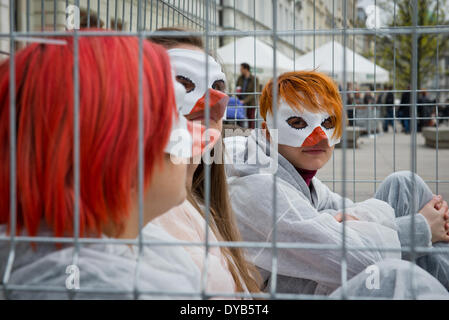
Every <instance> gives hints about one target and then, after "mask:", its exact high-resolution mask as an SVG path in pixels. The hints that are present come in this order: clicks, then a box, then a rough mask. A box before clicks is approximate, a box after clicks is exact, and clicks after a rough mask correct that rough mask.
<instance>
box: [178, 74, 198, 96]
mask: <svg viewBox="0 0 449 320" xmlns="http://www.w3.org/2000/svg"><path fill="white" fill-rule="evenodd" d="M176 81H178V82H179V83H180V84H182V85H183V86H184V88H186V92H187V93H189V92H192V91H193V90H195V84H194V83H193V81H192V80H190V79H189V78H187V77H184V76H176Z"/></svg>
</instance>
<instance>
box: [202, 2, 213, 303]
mask: <svg viewBox="0 0 449 320" xmlns="http://www.w3.org/2000/svg"><path fill="white" fill-rule="evenodd" d="M204 29H205V30H204V32H205V36H206V41H205V50H204V59H205V64H206V86H208V83H209V32H210V30H209V1H207V2H206V25H205V28H204ZM209 102H210V94H209V90H207V91H206V100H205V103H206V108H205V113H204V117H205V124H206V129H207V130H206V137H205V138H206V141H209V139H210V137H209V133H208V130H209V128H210V119H209V117H210V104H209ZM203 167H204V190H205V193H204V207H205V212H204V213H205V220H206V223H205V226H204V228H205V237H204V239H205V240H204V264H203V268H202V270H201V272H202V274H201V280H202V281H201V296H202V297H203V298H204V299H205V298H206V297H207V292H206V290H207V289H206V288H207V279H208V267H209V265H208V262H209V247H210V245H209V226H210V219H211V214H210V194H211V190H210V189H211V182H210V177H211V173H210V164H209V163H207V162H204V163H203Z"/></svg>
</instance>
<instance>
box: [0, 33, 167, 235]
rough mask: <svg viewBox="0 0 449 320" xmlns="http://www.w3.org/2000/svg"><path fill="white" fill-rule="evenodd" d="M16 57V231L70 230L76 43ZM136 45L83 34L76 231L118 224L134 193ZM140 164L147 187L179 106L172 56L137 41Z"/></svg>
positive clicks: (3, 215) (3, 117) (2, 209)
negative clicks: (140, 94)
mask: <svg viewBox="0 0 449 320" xmlns="http://www.w3.org/2000/svg"><path fill="white" fill-rule="evenodd" d="M61 40H65V41H66V42H67V44H66V45H53V44H32V45H30V46H28V47H26V48H25V49H23V50H21V51H20V52H18V53H17V54H16V55H15V65H16V73H15V76H16V84H15V86H16V91H15V101H16V124H17V125H16V137H17V227H18V230H20V229H21V228H23V227H24V228H26V231H27V233H28V234H29V235H31V236H33V235H36V234H37V232H38V228H39V225H40V223H41V222H42V221H45V223H46V225H47V226H49V227H50V228H51V229H52V230H53V232H54V235H55V236H66V235H71V234H73V222H74V221H73V220H74V219H73V214H74V213H73V202H74V182H73V140H74V136H73V115H74V113H73V110H74V81H73V67H74V62H73V40H72V38H71V37H62V38H61ZM138 54H139V51H138V39H137V38H135V37H120V36H114V37H80V38H79V109H80V113H79V116H80V181H81V185H80V234H81V236H83V235H85V236H86V235H92V234H95V235H99V234H100V233H101V231H102V227H103V226H105V225H106V224H109V223H113V224H114V225H115V226H117V227H118V230H120V227H122V226H123V222H124V221H125V219H126V218H127V216H128V214H129V209H130V207H131V205H132V190H133V189H136V180H137V164H138ZM9 77H10V74H9V60H7V61H5V62H3V63H2V64H1V65H0V224H8V225H9V223H10V213H9V208H10V205H9V197H10V190H9V188H10V172H9V171H10V154H9V153H10V144H9V138H10V126H9V100H10V97H9ZM142 85H143V90H142V91H143V100H142V101H143V109H144V112H143V113H144V116H143V122H144V166H145V176H144V179H145V183H146V186H148V183H149V181H150V177H151V174H152V170H153V168H154V166H155V164H156V163H157V162H158V161H160V160H161V159H162V157H163V152H164V151H163V150H164V146H165V144H166V142H167V141H168V137H169V133H170V129H171V123H172V116H173V112H174V111H173V110H174V108H175V100H174V94H173V84H172V78H171V67H170V62H169V58H168V56H167V54H166V52H165V49H163V48H162V47H160V46H158V45H155V44H152V43H150V42H147V41H144V44H143V84H142Z"/></svg>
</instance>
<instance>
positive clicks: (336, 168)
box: [317, 125, 449, 201]
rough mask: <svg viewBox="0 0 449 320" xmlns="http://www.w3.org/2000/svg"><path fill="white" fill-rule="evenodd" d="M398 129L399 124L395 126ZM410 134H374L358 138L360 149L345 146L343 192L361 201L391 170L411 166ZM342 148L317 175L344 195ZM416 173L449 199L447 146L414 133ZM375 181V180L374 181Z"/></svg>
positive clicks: (448, 153)
mask: <svg viewBox="0 0 449 320" xmlns="http://www.w3.org/2000/svg"><path fill="white" fill-rule="evenodd" d="M398 131H400V125H399V126H398ZM411 139H412V136H411V135H406V134H404V133H396V134H393V133H392V129H391V128H390V132H389V133H386V134H383V133H382V134H377V135H376V136H375V137H374V136H371V137H368V136H364V137H360V138H359V142H360V144H359V148H356V149H355V151H354V150H353V148H348V149H346V152H345V156H346V161H345V166H346V180H345V181H346V186H345V194H346V196H347V197H349V198H350V199H352V200H355V201H361V200H365V199H367V198H370V197H372V196H373V194H374V192H375V190H376V189H377V188H378V187H379V184H380V183H381V182H382V181H383V179H385V177H387V176H388V175H389V174H390V173H392V172H394V171H399V170H411V168H412V154H411V152H412V147H411V146H412V140H411ZM342 160H343V150H342V149H335V151H334V155H333V157H332V159H331V160H330V161H329V162H328V163H327V164H326V166H325V167H323V168H322V169H321V170H319V171H318V174H317V177H318V178H320V179H321V180H322V181H324V182H325V183H326V184H327V185H328V186H329V187H330V188H331V190H334V191H335V192H338V193H340V194H343V191H344V190H343V183H342V178H343V175H342V174H343V167H342V164H343V161H342ZM416 172H417V173H418V175H420V176H421V177H422V178H423V179H424V180H425V181H426V182H427V184H428V185H429V187H430V188H431V189H432V191H433V192H434V193H438V194H441V195H443V197H444V198H445V199H449V149H439V150H438V151H437V150H436V149H435V148H431V147H427V146H425V145H424V138H423V136H422V135H421V133H419V132H418V133H417V134H416ZM374 180H376V181H377V182H374Z"/></svg>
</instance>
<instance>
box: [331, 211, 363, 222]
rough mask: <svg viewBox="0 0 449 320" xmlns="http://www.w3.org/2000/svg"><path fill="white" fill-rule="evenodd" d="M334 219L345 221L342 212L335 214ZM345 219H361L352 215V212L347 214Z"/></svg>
mask: <svg viewBox="0 0 449 320" xmlns="http://www.w3.org/2000/svg"><path fill="white" fill-rule="evenodd" d="M334 219H335V220H337V222H342V221H343V214H342V213H341V212H339V213H337V214H336V215H335V216H334ZM345 220H346V221H349V220H359V219H357V218H356V217H354V216H351V215H350V214H345Z"/></svg>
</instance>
